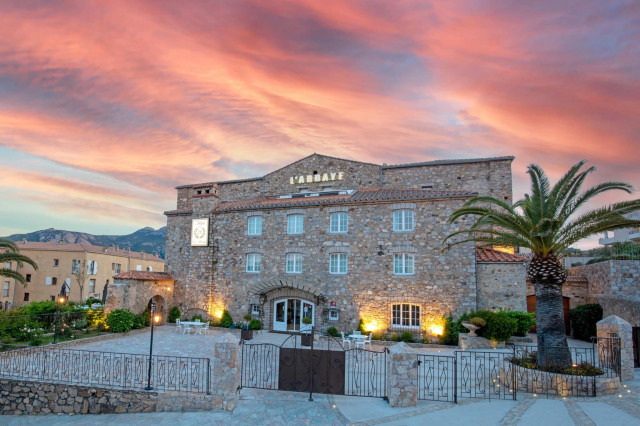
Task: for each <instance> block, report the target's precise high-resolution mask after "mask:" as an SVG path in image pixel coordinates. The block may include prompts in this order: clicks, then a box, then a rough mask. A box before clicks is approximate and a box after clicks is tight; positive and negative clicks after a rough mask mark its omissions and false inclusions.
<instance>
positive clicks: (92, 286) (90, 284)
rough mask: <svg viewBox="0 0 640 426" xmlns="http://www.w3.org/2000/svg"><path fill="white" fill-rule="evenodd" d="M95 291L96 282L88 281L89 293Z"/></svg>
mask: <svg viewBox="0 0 640 426" xmlns="http://www.w3.org/2000/svg"><path fill="white" fill-rule="evenodd" d="M95 291H96V280H94V279H90V280H89V293H95Z"/></svg>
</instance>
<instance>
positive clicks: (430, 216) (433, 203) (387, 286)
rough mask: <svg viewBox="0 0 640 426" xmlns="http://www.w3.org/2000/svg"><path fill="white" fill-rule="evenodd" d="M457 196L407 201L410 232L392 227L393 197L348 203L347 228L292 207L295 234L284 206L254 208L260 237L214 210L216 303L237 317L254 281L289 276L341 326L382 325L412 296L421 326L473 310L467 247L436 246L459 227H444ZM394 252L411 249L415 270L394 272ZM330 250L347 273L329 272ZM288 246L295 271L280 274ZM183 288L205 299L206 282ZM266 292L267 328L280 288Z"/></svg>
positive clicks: (243, 217) (241, 218) (471, 258)
mask: <svg viewBox="0 0 640 426" xmlns="http://www.w3.org/2000/svg"><path fill="white" fill-rule="evenodd" d="M463 202H464V199H441V200H427V201H416V202H415V203H412V206H414V217H415V231H414V232H393V231H392V217H393V214H392V212H393V210H394V209H396V208H398V203H388V204H363V205H356V206H350V207H349V212H348V213H349V231H348V232H347V233H346V234H330V233H328V232H327V230H328V228H329V214H330V209H329V208H326V207H306V208H303V209H300V208H299V209H296V211H302V212H303V213H304V233H303V234H302V235H287V234H286V232H285V228H286V220H287V215H288V214H289V213H290V210H288V209H270V210H266V211H263V212H261V213H262V217H263V230H262V235H260V236H248V235H245V230H246V227H247V216H248V213H246V212H226V213H221V214H216V215H213V217H212V233H213V235H215V236H216V240H215V250H214V252H215V262H214V265H215V267H214V268H215V269H214V279H213V282H214V292H213V294H214V295H215V296H214V297H215V299H216V300H215V303H222V304H223V305H224V306H225V307H226V308H227V309H229V311H230V312H231V314H232V316H233V317H234V318H235V319H239V318H242V316H243V315H244V314H246V313H248V312H249V309H250V304H251V303H256V302H257V298H258V294H252V292H251V288H252V287H253V286H256V285H258V284H260V283H263V282H266V281H271V280H295V281H296V282H298V283H300V284H301V285H307V286H312V287H313V288H315V289H317V290H318V291H319V292H320V293H321V294H322V295H323V296H325V298H326V303H330V302H331V301H335V302H336V308H337V310H338V311H339V315H340V322H339V324H331V325H336V326H338V327H343V328H344V329H349V328H352V327H355V326H357V323H358V320H359V318H360V317H364V318H365V320H375V321H376V322H377V324H378V327H377V328H382V329H384V328H387V326H388V323H389V322H390V316H391V308H390V305H391V304H392V303H402V302H405V303H406V302H414V301H417V302H418V304H420V305H421V308H422V309H421V311H422V312H421V313H422V314H423V324H427V323H429V322H430V321H432V320H435V319H439V318H440V317H441V316H442V315H443V314H445V313H448V312H453V313H454V314H461V313H462V312H465V311H470V310H473V309H475V308H476V272H475V250H474V245H473V244H472V243H467V244H462V245H459V246H454V247H452V248H451V249H450V250H448V251H447V252H446V253H443V252H441V251H440V248H441V247H442V246H441V243H442V241H443V239H444V238H445V236H446V235H448V233H450V232H452V231H455V230H457V229H460V226H461V225H460V224H459V223H458V222H456V223H455V224H453V225H449V224H448V223H447V218H448V217H449V215H450V214H451V212H452V211H453V210H454V209H455V208H457V207H459V206H461V205H462V203H463ZM403 205H404V204H403ZM465 220H466V219H465ZM459 222H460V221H459ZM461 223H463V222H461ZM252 250H255V251H258V252H260V253H261V254H262V271H261V272H260V273H247V272H246V264H245V262H246V253H248V252H250V251H252ZM399 250H402V251H409V252H412V253H413V254H414V255H415V274H414V275H410V276H400V275H394V273H393V255H394V252H396V251H399ZM336 251H337V252H343V253H346V254H347V260H348V266H347V267H348V272H347V274H344V275H336V274H330V273H329V255H330V253H332V252H336ZM287 252H295V253H301V254H302V255H303V264H302V273H301V274H286V273H285V259H286V253H287ZM378 252H381V253H382V254H381V255H379V254H378ZM208 265H211V263H209V264H208ZM199 268H201V265H198V266H197V267H196V268H194V269H195V270H196V271H198V270H201V269H199ZM202 269H204V268H202ZM170 270H171V271H173V269H170ZM189 284H191V282H189ZM177 286H178V284H177V283H176V287H177ZM190 294H194V295H196V296H199V297H200V298H201V302H200V303H205V302H206V297H207V296H208V292H207V287H206V282H205V283H201V284H199V286H198V288H197V289H196V291H195V292H194V293H190ZM303 296H305V294H298V297H302V298H305V299H307V300H309V301H312V302H317V301H316V300H314V298H313V297H312V295H311V294H309V293H307V294H306V297H303ZM267 297H268V299H267V301H266V304H265V306H263V312H265V313H266V314H268V315H265V316H264V318H263V320H264V322H265V325H266V326H267V327H270V325H271V322H272V318H271V316H272V315H270V311H269V309H270V307H271V305H272V304H273V301H274V300H276V299H277V298H279V297H282V294H280V293H278V292H273V294H267ZM325 307H326V305H322V304H321V305H320V306H316V318H315V321H316V322H315V325H316V326H318V325H320V326H324V325H325V324H323V322H322V319H321V318H320V317H319V314H320V313H321V312H322V310H323V308H325ZM354 307H355V309H354Z"/></svg>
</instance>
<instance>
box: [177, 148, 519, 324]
mask: <svg viewBox="0 0 640 426" xmlns="http://www.w3.org/2000/svg"><path fill="white" fill-rule="evenodd" d="M512 161H513V157H499V158H484V159H469V160H444V161H431V162H425V163H413V164H404V165H394V166H387V165H383V166H380V165H377V164H370V163H363V162H358V161H350V160H344V159H339V158H333V157H328V156H324V155H318V154H313V155H311V156H309V157H306V158H303V159H301V160H299V161H297V162H294V163H292V164H290V165H287V166H285V167H283V168H281V169H279V170H276V171H274V172H272V173H269V174H267V175H265V176H263V177H259V178H252V179H242V180H233V181H221V182H207V183H200V184H192V185H184V186H179V187H177V192H178V194H177V206H176V209H175V210H172V211H167V212H165V214H166V216H167V244H166V258H167V259H166V260H167V271H168V273H170V274H171V276H172V277H173V278H174V279H175V284H174V294H173V297H174V303H176V304H177V305H178V306H180V308H181V310H182V311H183V312H186V313H187V315H190V314H195V313H198V314H203V315H210V316H213V317H220V316H221V314H222V311H223V310H224V309H227V310H229V312H230V313H231V315H232V317H233V318H234V320H236V321H238V320H240V319H241V318H242V316H244V315H245V314H247V313H252V314H254V315H255V316H259V317H260V318H261V319H262V321H263V324H264V326H265V327H266V328H268V329H274V330H283V331H284V330H294V331H295V330H300V329H301V328H303V325H302V319H303V318H304V317H308V318H311V320H312V323H313V324H314V325H316V326H320V327H322V328H326V327H328V326H336V327H338V328H342V329H348V328H351V327H355V326H357V324H358V322H359V320H360V319H362V320H363V321H364V322H365V327H366V328H367V329H369V330H410V331H414V332H416V333H421V332H423V331H428V330H432V331H433V330H437V328H438V326H439V322H440V320H441V317H442V315H444V314H448V313H453V314H460V313H462V312H465V311H470V310H474V309H477V308H478V307H479V306H480V307H495V306H497V305H500V306H497V307H503V308H507V309H515V308H517V309H520V310H524V306H525V292H526V285H525V282H524V263H523V262H522V259H520V258H519V257H517V256H513V255H510V256H511V257H510V258H509V260H508V261H507V260H505V259H507V258H506V257H505V258H502V259H501V260H500V261H496V260H495V259H492V257H495V254H494V255H492V254H491V253H493V252H494V251H481V252H483V253H484V252H486V253H488V254H486V256H485V257H484V258H483V261H481V262H477V260H476V247H475V244H474V243H466V244H462V245H458V246H454V247H451V248H450V249H447V250H444V251H443V250H442V249H443V248H445V249H446V248H447V247H446V246H443V240H444V238H445V237H446V236H447V235H448V234H449V233H451V232H453V231H456V230H459V229H461V227H462V225H465V226H466V225H468V224H469V223H463V221H465V220H469V219H462V220H459V221H457V222H455V223H453V224H448V223H447V219H448V217H449V215H450V214H451V213H452V212H453V211H454V210H455V209H457V208H459V207H461V206H462V205H463V204H464V203H465V202H466V201H467V200H468V199H469V198H471V197H473V196H475V195H478V194H480V195H492V196H495V197H499V198H500V199H503V200H506V201H508V202H511V200H512V194H511V193H512V189H511V162H512ZM490 252H491V253H490ZM491 263H495V264H496V265H502V266H498V270H497V271H494V275H495V274H499V275H502V276H504V279H502V278H499V279H496V277H495V276H494V275H492V274H491V270H492V269H494V268H495V267H496V266H495V265H494V266H489V264H491ZM514 265H520V266H521V271H520V272H518V271H517V269H518V268H517V266H514ZM518 274H520V275H518ZM516 275H517V277H516ZM481 279H482V280H484V281H481ZM520 279H521V280H522V281H521V283H519V284H518V285H519V287H518V286H517V285H514V282H515V281H517V280H520ZM485 282H486V285H487V288H486V289H485V290H484V291H483V290H482V289H483V285H484V284H485ZM502 287H504V288H502ZM487 297H496V298H497V299H496V300H497V301H495V302H491V301H488V300H486V298H487Z"/></svg>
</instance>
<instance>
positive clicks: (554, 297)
mask: <svg viewBox="0 0 640 426" xmlns="http://www.w3.org/2000/svg"><path fill="white" fill-rule="evenodd" d="M585 163H586V161H580V162H579V163H577V164H575V165H574V166H573V167H571V169H570V170H569V171H568V172H567V173H566V174H565V175H564V176H563V177H562V178H561V179H560V180H559V181H558V182H557V183H556V184H555V185H554V186H553V187H552V186H551V184H550V182H549V179H548V178H547V176H546V174H545V173H544V170H542V168H541V167H540V166H538V165H536V164H531V165H529V167H528V168H527V173H528V174H529V177H530V179H531V194H525V196H524V198H522V199H521V200H519V201H517V202H516V203H514V204H513V205H510V204H509V203H507V202H505V201H503V200H499V199H497V198H494V197H490V196H479V197H474V198H472V199H471V200H469V201H468V202H467V203H466V204H465V205H464V206H463V207H461V208H459V209H457V210H456V211H454V212H453V213H452V214H451V216H450V217H449V223H453V222H454V221H455V220H456V219H458V218H460V217H463V216H472V217H475V218H476V221H475V223H473V224H472V225H471V226H469V227H467V228H466V229H462V230H460V231H457V232H453V233H451V234H450V235H449V236H447V238H446V239H445V242H447V241H450V240H451V239H452V238H454V237H456V236H458V235H461V234H464V237H463V238H461V239H460V238H455V239H453V240H451V241H453V242H452V243H451V244H450V245H455V244H461V243H465V242H469V241H475V242H477V243H480V246H482V247H487V246H513V247H525V248H528V249H530V250H531V252H532V253H533V257H532V259H531V261H530V262H529V265H528V267H527V280H528V281H529V282H531V283H532V284H533V286H534V288H535V295H536V323H537V330H538V364H539V365H541V366H545V365H562V366H565V367H566V366H569V365H571V354H570V352H569V348H568V345H567V339H566V335H565V332H564V318H563V308H562V285H563V284H564V283H565V281H566V271H565V269H564V267H563V266H562V264H561V263H560V260H559V258H560V257H561V256H563V254H564V253H565V251H566V250H567V249H568V248H569V246H571V245H572V244H574V243H576V242H578V241H580V240H582V239H584V238H587V237H589V236H591V235H594V234H598V233H602V232H604V231H611V230H615V229H620V228H629V227H637V226H639V225H640V221H637V220H632V219H628V218H626V217H625V216H624V215H626V214H627V213H631V212H633V211H636V210H640V200H633V201H624V202H620V203H614V204H611V205H609V206H607V207H602V208H598V209H594V210H590V211H584V212H582V213H581V214H578V210H580V209H582V208H583V207H584V206H585V204H586V203H587V202H588V201H589V200H591V199H592V198H593V197H595V196H596V195H598V194H601V193H603V192H607V191H611V190H620V191H624V192H626V193H631V192H632V187H631V185H629V184H627V183H624V182H604V183H600V184H597V185H595V186H593V187H591V188H589V189H587V190H585V191H583V192H581V188H582V185H583V184H584V181H585V179H586V178H587V176H588V175H589V174H590V173H592V172H593V171H595V168H594V167H590V168H588V169H586V170H582V167H583V166H584V164H585Z"/></svg>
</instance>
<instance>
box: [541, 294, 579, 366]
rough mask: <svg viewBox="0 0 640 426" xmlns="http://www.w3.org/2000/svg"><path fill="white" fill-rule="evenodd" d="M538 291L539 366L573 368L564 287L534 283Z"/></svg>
mask: <svg viewBox="0 0 640 426" xmlns="http://www.w3.org/2000/svg"><path fill="white" fill-rule="evenodd" d="M533 285H534V288H535V291H536V328H537V332H538V365H539V366H550V365H556V366H563V367H570V366H571V352H570V351H569V345H568V344H567V336H566V334H565V327H564V311H563V305H562V285H561V284H560V285H559V284H556V283H554V282H538V283H534V284H533Z"/></svg>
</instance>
